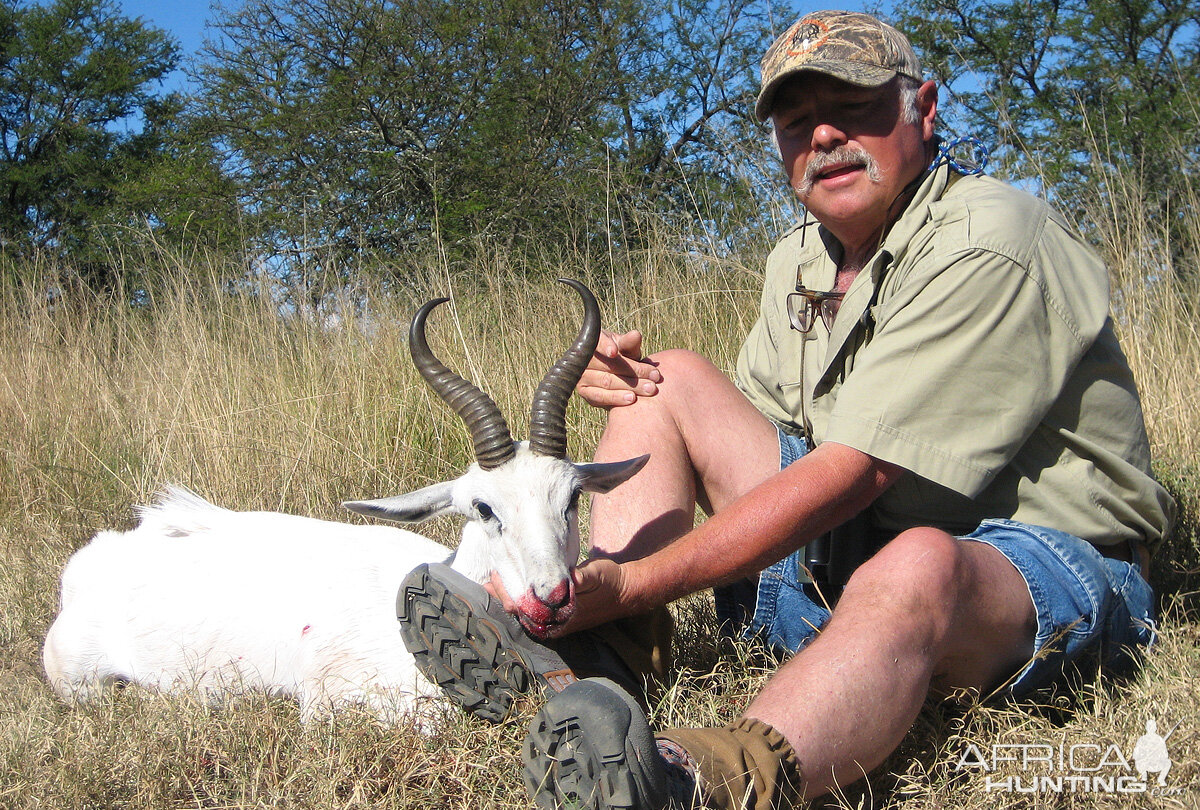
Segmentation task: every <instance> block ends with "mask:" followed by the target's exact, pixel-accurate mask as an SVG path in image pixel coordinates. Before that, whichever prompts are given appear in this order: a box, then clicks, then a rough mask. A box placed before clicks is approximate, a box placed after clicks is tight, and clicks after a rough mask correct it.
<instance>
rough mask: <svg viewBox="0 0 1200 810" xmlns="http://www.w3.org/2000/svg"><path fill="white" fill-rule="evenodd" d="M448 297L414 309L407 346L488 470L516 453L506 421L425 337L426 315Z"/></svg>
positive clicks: (477, 456)
mask: <svg viewBox="0 0 1200 810" xmlns="http://www.w3.org/2000/svg"><path fill="white" fill-rule="evenodd" d="M449 300H450V299H449V298H435V299H434V300H432V301H430V302H429V303H427V304H425V306H423V307H421V308H420V309H419V310H417V314H416V315H414V316H413V319H412V326H411V327H409V330H408V350H409V352H410V353H411V354H412V359H413V364H414V365H415V366H416V367H417V371H419V372H421V377H422V378H423V379H424V380H425V382H426V383H428V384H429V387H430V388H432V389H433V391H434V393H436V394H437V395H438V396H439V397H441V398H442V400H443V401H444V402H445V403H446V404H447V405H449V406H450V407H451V408H453V409H454V412H455V413H457V414H458V415H459V417H460V418H461V419H462V420H463V422H464V423H465V424H466V426H467V430H468V431H470V433H471V442H472V444H474V445H475V459H476V460H477V461H478V462H479V466H480V467H483V468H484V469H485V470H490V469H492V468H494V467H499V466H500V465H501V464H503V463H504V462H506V461H508V460H509V459H511V458H512V457H513V456H514V455H516V447H514V446H513V440H512V433H510V432H509V430H508V423H507V422H505V421H504V415H503V414H502V413H500V408H499V407H498V406H497V405H496V403H495V402H493V401H492V398H491V397H489V396H488V395H487V394H485V393H484V392H483V391H480V390H479V389H478V388H476V387H475V386H474V385H472V384H471V383H469V382H467V381H466V380H464V379H463V378H462V377H460V376H458V375H457V374H455V373H454V372H453V371H451V370H450V369H448V368H446V366H445V365H443V364H442V362H441V361H440V360H438V359H437V358H436V357H434V356H433V352H432V351H431V350H430V348H429V343H428V341H426V340H425V319H426V318H427V317H429V313H430V312H432V311H433V310H434V308H435V307H437V306H439V305H440V304H444V303H446V302H447V301H449Z"/></svg>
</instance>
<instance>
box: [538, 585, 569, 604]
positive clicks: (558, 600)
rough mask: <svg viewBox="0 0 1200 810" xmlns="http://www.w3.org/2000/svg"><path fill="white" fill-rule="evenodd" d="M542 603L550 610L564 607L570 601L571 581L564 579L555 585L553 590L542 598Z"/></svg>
mask: <svg viewBox="0 0 1200 810" xmlns="http://www.w3.org/2000/svg"><path fill="white" fill-rule="evenodd" d="M541 601H542V604H544V605H545V606H546V607H548V608H550V609H551V610H558V609H559V608H561V607H565V606H566V605H567V604H568V603H570V601H571V582H570V580H566V579H564V580H563V581H562V582H560V583H558V585H556V586H555V588H554V590H552V591H550V593H548V594H546V598H545V599H542V600H541Z"/></svg>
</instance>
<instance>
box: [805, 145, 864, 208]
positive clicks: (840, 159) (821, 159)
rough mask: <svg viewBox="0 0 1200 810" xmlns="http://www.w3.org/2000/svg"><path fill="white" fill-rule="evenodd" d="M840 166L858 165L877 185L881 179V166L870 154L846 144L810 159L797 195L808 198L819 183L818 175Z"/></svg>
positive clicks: (819, 153)
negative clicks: (831, 167)
mask: <svg viewBox="0 0 1200 810" xmlns="http://www.w3.org/2000/svg"><path fill="white" fill-rule="evenodd" d="M838 164H843V165H844V164H852V165H855V164H856V165H859V166H862V167H864V168H865V169H866V172H867V178H868V179H870V180H872V181H874V182H876V183H877V182H879V180H880V178H881V175H880V172H879V164H878V163H877V162H876V161H875V158H874V157H872V156H871V154H870V153H869V152H867V151H866V150H865V149H862V148H861V147H858V146H849V145H845V144H844V145H842V146H838V147H836V148H835V149H834V150H833V151H832V152H818V153H817V154H815V155H813V156H812V158H810V159H809V161H808V165H806V166H805V167H804V177H803V179H802V180H801V181H800V183H799V185H797V186H796V193H797V194H798V195H800V196H801V197H807V196H808V195H809V193H811V192H812V188H813V183H815V182H816V181H817V175H819V174H820V173H821V172H823V171H825V170H826V169H828V168H829V167H830V166H835V165H838Z"/></svg>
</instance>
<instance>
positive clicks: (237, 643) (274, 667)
mask: <svg viewBox="0 0 1200 810" xmlns="http://www.w3.org/2000/svg"><path fill="white" fill-rule="evenodd" d="M561 280H562V281H564V282H565V283H567V284H570V285H571V286H572V287H574V288H575V289H576V290H577V291H578V292H579V294H580V296H581V297H582V299H583V302H584V321H583V326H582V328H581V329H580V332H579V336H578V337H577V338H576V340H575V343H574V344H573V345H572V346H571V347H570V348H569V349H568V350H567V352H566V353H565V354H564V355H563V356H562V357H561V358H560V359H559V360H558V361H557V362H556V363H555V364H554V366H553V367H552V368H551V369H550V371H549V372H547V374H546V376H545V378H544V379H543V380H542V382H541V383H540V384H539V386H538V388H537V392H536V393H535V395H534V403H533V411H532V415H531V425H530V441H529V442H528V443H525V442H520V443H514V442H513V440H512V436H511V434H510V432H509V429H508V426H507V424H506V423H505V420H504V417H503V415H502V414H501V413H500V410H499V408H497V406H496V405H495V403H494V402H492V400H491V399H490V398H489V397H488V396H487V395H486V394H485V393H483V392H482V391H481V390H479V389H478V388H476V387H475V386H474V385H472V384H471V383H469V382H467V381H466V380H464V379H462V378H461V377H459V376H458V375H456V374H454V373H453V372H451V371H450V370H449V369H447V368H446V367H445V366H444V365H442V363H441V362H440V361H438V359H437V358H436V357H435V356H434V355H433V353H432V351H431V350H430V349H429V345H428V343H427V341H426V339H425V320H426V318H427V317H428V315H429V313H430V312H431V311H432V310H433V309H434V308H435V307H437V306H438V305H439V304H441V303H443V302H445V301H446V300H447V299H444V298H443V299H437V300H434V301H430V302H429V303H427V304H426V305H425V306H423V307H422V308H421V309H420V310H419V311H418V312H417V314H416V316H415V317H414V318H413V322H412V326H411V329H410V334H409V347H410V351H411V354H412V357H413V361H414V363H415V364H416V366H417V368H418V370H419V371H420V373H421V376H422V377H423V378H424V379H425V381H426V382H427V383H428V384H429V385H430V386H431V387H432V388H433V389H434V391H435V392H436V393H437V394H438V395H439V396H440V397H441V398H442V399H443V400H445V401H446V403H447V404H449V405H450V406H451V407H452V408H453V409H454V410H455V412H456V413H458V414H459V416H460V417H461V418H462V419H463V421H464V422H465V423H466V425H467V428H468V429H469V431H470V433H471V437H472V442H473V444H474V449H475V456H476V460H477V461H476V463H474V464H472V465H471V466H470V467H469V468H468V470H467V471H466V472H465V473H464V474H463V475H462V476H460V477H459V478H457V479H455V480H453V481H448V482H444V483H440V484H435V485H433V486H429V487H425V488H424V489H420V490H417V491H415V492H411V493H408V494H406V495H399V496H395V497H391V498H383V499H380V500H371V501H352V502H347V503H346V504H345V506H346V507H347V508H349V509H351V510H353V511H355V512H359V513H362V514H366V515H373V516H376V517H382V518H386V519H389V520H395V521H403V522H419V521H423V520H426V519H428V518H430V517H433V516H435V515H439V514H445V513H457V514H459V515H462V516H463V517H464V518H466V523H465V524H464V526H463V531H462V539H461V541H460V544H459V546H458V549H457V550H456V551H454V552H451V550H450V549H448V548H446V547H445V546H442V545H440V544H438V543H436V542H434V541H432V540H430V539H428V538H425V537H422V536H421V535H419V534H415V533H413V532H410V531H406V530H403V529H398V528H393V527H386V526H362V525H351V524H345V523H335V522H330V521H322V520H315V519H313V518H306V517H298V516H295V515H284V514H278V513H274V512H233V511H230V510H227V509H222V508H220V507H218V506H214V505H213V504H210V503H208V502H207V501H204V500H203V499H201V498H200V497H198V496H196V495H194V494H192V493H191V492H188V491H186V490H183V489H180V488H168V489H167V491H166V492H165V494H164V496H163V497H162V498H161V499H160V500H159V501H158V502H157V503H156V504H154V505H153V506H149V507H145V508H142V509H141V510H140V513H141V522H140V524H139V525H138V526H137V527H136V528H135V529H133V530H131V531H128V532H101V533H99V534H98V535H96V537H95V538H94V539H93V540H92V541H91V542H90V543H89V544H88V545H86V546H85V547H83V548H82V549H80V550H79V551H77V552H76V553H75V554H74V555H73V556H72V557H71V559H70V561H69V562H68V563H67V566H66V568H65V569H64V571H63V575H62V597H61V608H60V611H59V614H58V617H57V618H56V620H55V621H54V624H53V625H52V626H51V627H50V630H49V632H48V634H47V636H46V643H45V646H44V649H43V663H44V665H45V668H46V674H47V677H48V679H49V681H50V683H51V684H52V686H53V687H54V689H55V691H56V692H57V693H58V694H59V695H60V696H61V697H62V698H63V699H65V700H68V701H70V700H85V699H88V698H89V697H92V696H94V695H95V694H97V692H99V691H100V690H102V689H103V688H105V687H106V686H108V685H111V684H113V683H133V684H138V685H143V686H147V687H151V688H155V689H159V690H164V691H182V690H187V691H194V692H198V693H201V694H203V695H204V696H205V698H206V699H208V700H209V701H210V702H220V701H221V700H223V699H224V698H225V697H227V696H228V695H230V694H236V693H239V692H245V691H247V690H263V691H266V692H270V693H275V694H282V695H287V696H290V697H292V698H295V699H296V700H298V701H299V703H300V706H301V712H302V716H303V717H305V718H306V719H307V718H311V717H312V716H313V715H314V713H316V712H318V711H322V710H325V709H333V708H337V707H339V706H342V705H345V704H349V703H357V704H361V705H363V706H365V707H366V708H368V709H369V710H370V711H372V712H374V713H375V714H376V716H378V717H380V718H381V719H382V720H385V721H388V722H394V721H396V720H397V719H399V718H400V717H403V716H405V715H406V714H408V713H410V712H412V711H413V710H414V708H418V703H419V702H421V701H422V700H423V699H425V698H430V697H433V696H435V695H437V694H438V690H437V689H436V687H434V686H433V685H432V684H430V683H429V682H428V681H426V680H425V678H424V677H423V676H421V675H420V674H419V673H418V671H417V669H416V667H415V665H414V662H413V658H412V656H411V655H410V654H409V653H408V652H407V651H406V650H405V648H404V645H403V643H402V641H401V638H400V632H399V628H398V626H397V621H396V597H397V589H398V587H399V584H400V582H401V580H402V579H403V578H404V576H405V575H406V574H407V573H408V572H409V571H411V570H412V569H413V568H415V567H416V566H417V565H420V564H421V563H428V562H443V561H447V560H449V561H450V563H451V565H452V566H453V567H454V568H455V569H456V570H458V571H459V572H461V573H463V574H464V575H466V576H468V577H470V578H471V579H473V580H475V581H477V582H480V583H483V582H486V581H487V580H489V579H490V578H491V577H493V576H496V577H498V578H499V579H500V581H501V582H502V583H503V585H504V588H505V590H506V591H507V592H508V593H509V594H511V595H513V598H514V599H515V601H516V604H517V607H518V610H519V611H520V615H519V617H518V618H519V619H520V620H521V623H522V625H523V626H524V627H525V628H526V630H527V631H528V632H530V633H531V634H533V635H535V636H542V637H544V636H545V635H546V633H547V632H548V631H549V629H550V628H551V627H553V626H554V625H556V624H561V623H563V622H565V621H566V620H567V619H569V618H570V616H571V615H572V613H573V612H574V610H575V591H574V583H573V580H572V578H571V569H572V568H573V567H574V565H575V563H576V562H577V560H578V558H579V550H580V545H579V544H580V541H579V528H578V523H577V515H576V503H577V501H578V497H579V493H580V492H581V491H589V492H607V491H609V490H611V489H612V488H613V487H615V486H617V485H618V484H620V483H622V482H623V481H625V480H627V479H628V478H629V477H630V476H632V475H633V474H634V473H636V472H637V471H638V470H640V469H641V468H642V466H643V465H644V464H645V462H646V459H647V457H646V456H642V457H640V458H636V459H630V460H628V461H623V462H616V463H612V464H575V463H572V462H571V461H570V460H569V459H567V457H566V429H565V424H566V419H565V412H566V404H567V399H568V398H569V396H570V393H571V391H572V389H573V388H574V386H575V383H576V382H578V380H579V377H580V375H581V374H582V373H583V369H584V368H585V366H586V364H587V362H588V359H589V358H590V357H591V355H592V353H593V352H594V351H595V346H596V342H597V339H598V336H599V329H600V312H599V306H598V305H597V303H596V299H595V298H594V296H592V294H591V292H590V291H589V290H588V289H587V288H586V287H585V286H584V285H582V284H580V283H579V282H577V281H574V280H570V279H561Z"/></svg>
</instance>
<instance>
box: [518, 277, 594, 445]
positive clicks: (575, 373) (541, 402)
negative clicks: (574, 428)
mask: <svg viewBox="0 0 1200 810" xmlns="http://www.w3.org/2000/svg"><path fill="white" fill-rule="evenodd" d="M559 281H561V282H562V283H563V284H568V285H570V286H572V287H574V288H575V291H576V292H578V293H579V297H580V298H582V299H583V326H582V327H580V329H579V335H578V336H577V337H576V338H575V343H574V344H572V346H571V348H569V349H567V351H566V353H565V354H563V356H562V357H560V358H559V359H558V362H556V363H555V364H554V365H553V366H551V368H550V370H549V371H547V372H546V376H545V377H543V378H542V381H541V382H540V383H539V384H538V387H537V390H536V391H535V392H534V394H533V410H532V412H531V413H530V417H529V448H530V449H531V450H532V451H533V452H534V453H536V454H537V455H539V456H550V457H551V458H566V457H567V400H568V399H570V397H571V391H573V390H574V389H575V384H576V383H578V382H579V378H580V377H581V376H583V370H584V369H585V368H587V364H588V361H590V360H591V359H592V354H594V353H595V351H596V344H597V343H598V342H599V340H600V305H599V304H597V303H596V296H594V295H592V291H591V290H589V289H588V288H587V287H585V286H584V285H583V284H582V283H580V282H578V281H576V280H575V279H573V278H560V279H559Z"/></svg>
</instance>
